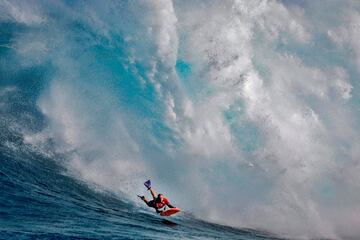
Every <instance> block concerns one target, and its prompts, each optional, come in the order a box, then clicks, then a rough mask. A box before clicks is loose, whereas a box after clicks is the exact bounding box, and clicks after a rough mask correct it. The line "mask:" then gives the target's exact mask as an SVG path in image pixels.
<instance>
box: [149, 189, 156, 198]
mask: <svg viewBox="0 0 360 240" xmlns="http://www.w3.org/2000/svg"><path fill="white" fill-rule="evenodd" d="M149 191H150V193H151V196H152V197H153V198H154V199H155V198H156V192H155V191H154V190H153V189H152V188H149Z"/></svg>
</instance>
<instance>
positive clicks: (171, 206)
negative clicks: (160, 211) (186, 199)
mask: <svg viewBox="0 0 360 240" xmlns="http://www.w3.org/2000/svg"><path fill="white" fill-rule="evenodd" d="M166 205H167V206H168V207H169V208H175V207H174V206H173V205H171V204H170V203H168V204H166Z"/></svg>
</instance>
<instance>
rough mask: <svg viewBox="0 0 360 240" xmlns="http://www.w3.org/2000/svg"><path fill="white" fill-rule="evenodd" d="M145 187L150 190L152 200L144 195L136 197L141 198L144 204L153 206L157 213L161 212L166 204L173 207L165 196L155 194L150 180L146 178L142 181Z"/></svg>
mask: <svg viewBox="0 0 360 240" xmlns="http://www.w3.org/2000/svg"><path fill="white" fill-rule="evenodd" d="M144 185H145V187H147V189H148V190H149V191H150V193H151V196H152V197H153V200H150V201H149V200H147V199H146V198H145V197H144V196H139V195H138V197H139V198H140V199H141V200H143V201H144V202H145V203H146V205H148V206H149V207H152V208H155V210H156V212H157V213H161V212H163V211H164V210H165V208H166V206H167V207H169V208H175V207H174V206H173V205H171V204H170V203H169V201H168V200H167V198H165V197H164V195H163V194H161V193H159V194H158V195H156V193H155V191H154V190H153V189H152V188H151V181H150V180H147V181H146V182H145V183H144Z"/></svg>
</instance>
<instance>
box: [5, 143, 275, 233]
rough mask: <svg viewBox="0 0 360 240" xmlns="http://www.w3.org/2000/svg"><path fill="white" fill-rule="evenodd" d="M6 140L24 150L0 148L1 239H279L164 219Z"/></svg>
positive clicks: (186, 220) (195, 221)
mask: <svg viewBox="0 0 360 240" xmlns="http://www.w3.org/2000/svg"><path fill="white" fill-rule="evenodd" d="M10 138H11V139H6V140H7V144H10V143H14V144H15V145H17V147H22V148H23V149H22V150H21V151H20V150H17V151H16V152H14V151H10V150H9V149H8V147H6V146H4V145H3V143H4V142H3V141H2V142H1V145H0V146H1V155H0V159H1V165H0V183H1V194H0V216H1V220H0V222H1V224H0V239H277V238H275V237H274V236H271V235H270V234H266V233H262V232H259V231H254V230H247V229H243V230H241V229H234V228H230V227H226V226H221V225H216V224H211V223H207V222H204V221H201V220H198V219H196V218H194V217H192V216H191V215H190V214H188V213H186V212H185V213H181V214H179V216H177V217H171V218H162V217H160V216H157V215H156V214H155V213H153V210H152V209H142V208H139V207H138V206H135V205H134V204H132V203H131V202H129V201H125V200H124V199H122V197H121V195H114V194H112V193H109V192H106V191H95V190H94V189H91V188H89V187H88V186H87V185H86V184H85V183H83V182H80V181H77V180H75V179H73V178H71V177H70V176H68V175H67V174H66V170H65V169H64V168H63V167H61V166H59V165H58V164H57V163H56V162H55V161H54V159H49V158H46V157H44V156H40V155H37V154H36V153H34V152H31V151H29V149H26V146H19V145H18V144H19V142H18V141H16V140H20V139H16V137H10ZM2 140H4V136H3V138H2Z"/></svg>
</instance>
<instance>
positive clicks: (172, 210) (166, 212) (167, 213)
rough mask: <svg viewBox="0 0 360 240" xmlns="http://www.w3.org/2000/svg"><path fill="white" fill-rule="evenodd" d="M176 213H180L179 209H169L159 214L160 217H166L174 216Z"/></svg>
mask: <svg viewBox="0 0 360 240" xmlns="http://www.w3.org/2000/svg"><path fill="white" fill-rule="evenodd" d="M178 212H180V209H179V208H169V209H167V210H165V211H163V212H161V213H160V216H164V217H166V216H170V215H173V214H175V213H178Z"/></svg>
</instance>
